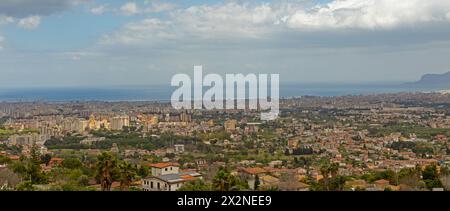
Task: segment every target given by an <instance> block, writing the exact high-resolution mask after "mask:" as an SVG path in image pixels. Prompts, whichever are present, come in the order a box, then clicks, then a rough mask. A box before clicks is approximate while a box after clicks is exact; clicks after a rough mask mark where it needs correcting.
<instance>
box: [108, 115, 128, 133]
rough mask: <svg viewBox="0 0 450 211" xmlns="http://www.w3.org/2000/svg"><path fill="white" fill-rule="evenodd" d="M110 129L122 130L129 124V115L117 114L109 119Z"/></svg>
mask: <svg viewBox="0 0 450 211" xmlns="http://www.w3.org/2000/svg"><path fill="white" fill-rule="evenodd" d="M110 126H111V130H122V129H123V128H124V127H129V126H130V117H128V116H118V117H114V118H112V120H111V125H110Z"/></svg>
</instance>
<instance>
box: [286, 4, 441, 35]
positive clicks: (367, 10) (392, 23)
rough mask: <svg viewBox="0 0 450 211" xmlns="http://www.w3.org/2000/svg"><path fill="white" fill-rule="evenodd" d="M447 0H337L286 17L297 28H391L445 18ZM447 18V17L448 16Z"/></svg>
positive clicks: (292, 26) (287, 21)
mask: <svg viewBox="0 0 450 211" xmlns="http://www.w3.org/2000/svg"><path fill="white" fill-rule="evenodd" d="M449 11H450V1H448V0H426V1H423V0H407V1H398V0H340V1H339V0H335V1H333V2H331V3H329V4H326V5H318V6H316V7H314V8H311V9H309V10H305V9H299V10H297V11H295V12H294V13H293V14H287V15H286V17H285V18H284V20H285V22H286V24H287V25H288V26H289V27H291V28H295V29H306V30H308V29H334V28H359V29H392V28H395V27H399V26H405V25H409V26H413V25H416V24H423V23H430V22H441V21H446V14H447V13H448V12H449ZM447 20H448V19H447Z"/></svg>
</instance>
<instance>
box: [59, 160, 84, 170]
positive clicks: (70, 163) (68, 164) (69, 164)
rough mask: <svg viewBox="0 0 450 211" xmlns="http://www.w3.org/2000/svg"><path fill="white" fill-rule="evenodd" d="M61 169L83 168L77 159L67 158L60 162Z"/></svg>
mask: <svg viewBox="0 0 450 211" xmlns="http://www.w3.org/2000/svg"><path fill="white" fill-rule="evenodd" d="M61 164H62V167H64V168H67V169H78V168H81V167H82V166H83V164H82V163H81V161H80V160H79V159H78V158H67V159H64V160H63V161H62V163H61Z"/></svg>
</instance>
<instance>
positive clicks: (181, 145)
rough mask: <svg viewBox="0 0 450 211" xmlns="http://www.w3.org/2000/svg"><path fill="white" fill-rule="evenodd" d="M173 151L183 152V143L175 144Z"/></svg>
mask: <svg viewBox="0 0 450 211" xmlns="http://www.w3.org/2000/svg"><path fill="white" fill-rule="evenodd" d="M174 147H175V153H183V152H184V144H175V145H174Z"/></svg>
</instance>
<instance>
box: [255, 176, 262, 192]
mask: <svg viewBox="0 0 450 211" xmlns="http://www.w3.org/2000/svg"><path fill="white" fill-rule="evenodd" d="M260 183H261V181H259V176H258V175H256V176H255V190H258V188H259V185H260Z"/></svg>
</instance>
